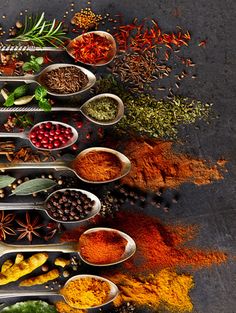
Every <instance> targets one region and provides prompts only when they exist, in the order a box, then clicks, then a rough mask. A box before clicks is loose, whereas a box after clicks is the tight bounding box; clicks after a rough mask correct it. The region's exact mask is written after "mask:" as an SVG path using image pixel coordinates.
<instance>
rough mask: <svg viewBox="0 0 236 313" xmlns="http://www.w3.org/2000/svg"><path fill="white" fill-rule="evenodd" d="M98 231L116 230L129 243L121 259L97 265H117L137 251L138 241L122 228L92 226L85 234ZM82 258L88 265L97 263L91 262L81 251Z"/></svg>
mask: <svg viewBox="0 0 236 313" xmlns="http://www.w3.org/2000/svg"><path fill="white" fill-rule="evenodd" d="M98 231H107V232H116V233H118V234H119V235H120V236H121V237H123V238H124V239H126V241H127V244H126V247H125V251H124V253H123V255H122V256H121V258H120V260H118V261H116V262H112V263H107V264H96V266H99V267H102V266H112V265H117V264H120V263H123V262H124V261H126V260H128V259H129V258H131V257H132V256H133V255H134V254H135V252H136V243H135V241H134V240H133V238H131V237H130V236H129V235H127V234H126V233H123V232H122V231H120V230H117V229H114V228H107V227H95V228H90V229H88V230H86V231H85V232H84V233H83V235H87V234H91V233H95V232H98ZM80 258H81V260H82V261H83V262H84V263H87V264H88V265H92V266H94V265H95V264H93V263H90V262H89V261H87V260H86V258H84V257H83V256H82V254H81V252H80Z"/></svg>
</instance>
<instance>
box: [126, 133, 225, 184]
mask: <svg viewBox="0 0 236 313" xmlns="http://www.w3.org/2000/svg"><path fill="white" fill-rule="evenodd" d="M124 153H125V155H126V156H127V157H128V158H129V159H130V161H131V164H132V167H131V171H130V173H129V174H128V175H127V176H125V177H124V178H123V179H122V183H123V184H126V185H129V186H134V187H138V188H140V189H148V190H156V189H157V188H177V187H179V186H180V185H181V184H183V183H186V182H191V183H194V184H196V185H205V184H210V183H211V182H212V181H213V180H219V179H222V178H223V176H222V173H221V172H220V169H222V168H224V165H225V161H223V160H219V161H218V162H217V164H215V165H212V166H210V165H208V164H207V162H206V161H205V160H201V159H197V158H194V157H191V156H188V155H185V154H181V153H178V152H176V151H174V149H173V142H171V141H158V140H152V139H150V140H148V139H144V138H141V139H140V138H139V139H132V140H130V141H128V142H126V145H125V149H124Z"/></svg>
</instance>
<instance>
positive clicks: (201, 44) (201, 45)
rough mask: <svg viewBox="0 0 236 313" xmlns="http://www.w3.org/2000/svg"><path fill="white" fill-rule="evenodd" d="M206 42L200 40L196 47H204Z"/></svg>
mask: <svg viewBox="0 0 236 313" xmlns="http://www.w3.org/2000/svg"><path fill="white" fill-rule="evenodd" d="M206 43H207V41H206V40H202V41H200V42H199V44H198V47H205V45H206Z"/></svg>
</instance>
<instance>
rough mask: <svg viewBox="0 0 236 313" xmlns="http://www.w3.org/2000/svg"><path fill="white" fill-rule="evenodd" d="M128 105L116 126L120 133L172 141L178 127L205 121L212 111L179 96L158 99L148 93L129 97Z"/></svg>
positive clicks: (197, 102)
mask: <svg viewBox="0 0 236 313" xmlns="http://www.w3.org/2000/svg"><path fill="white" fill-rule="evenodd" d="M125 105H126V113H125V115H124V117H123V119H122V120H121V121H120V122H119V123H118V125H117V128H118V129H119V130H121V131H125V132H127V131H129V132H135V133H136V132H137V133H139V134H144V135H148V136H150V137H155V138H170V139H174V138H176V137H177V133H178V126H179V125H181V124H192V123H195V122H196V121H197V120H199V119H206V118H207V117H208V116H209V113H210V110H211V105H210V104H208V103H206V104H204V103H201V102H200V101H197V100H192V99H189V98H183V97H176V96H174V97H173V98H171V99H166V100H165V99H161V100H157V99H156V98H155V97H154V96H152V95H149V94H140V95H139V96H138V97H130V98H129V99H127V100H126V101H125Z"/></svg>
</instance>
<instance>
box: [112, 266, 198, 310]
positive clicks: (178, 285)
mask: <svg viewBox="0 0 236 313" xmlns="http://www.w3.org/2000/svg"><path fill="white" fill-rule="evenodd" d="M108 278H109V279H110V280H111V281H113V282H114V283H115V284H117V286H118V287H119V290H120V294H119V296H118V297H117V298H116V299H115V301H114V304H115V306H120V305H121V304H122V303H123V302H133V303H135V304H137V305H140V306H145V305H148V306H151V307H154V308H156V309H157V308H158V307H159V306H160V305H164V306H165V307H167V308H169V309H170V310H178V311H179V312H184V311H191V310H192V309H193V304H192V302H191V299H190V297H189V294H188V293H189V291H190V289H191V288H193V286H194V284H193V278H192V276H190V275H187V274H181V275H179V274H177V273H176V272H174V271H171V270H169V269H164V270H161V271H160V272H159V273H158V274H151V275H149V276H148V277H142V276H140V277H132V276H129V275H128V274H127V275H126V274H115V275H110V276H109V277H108Z"/></svg>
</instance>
